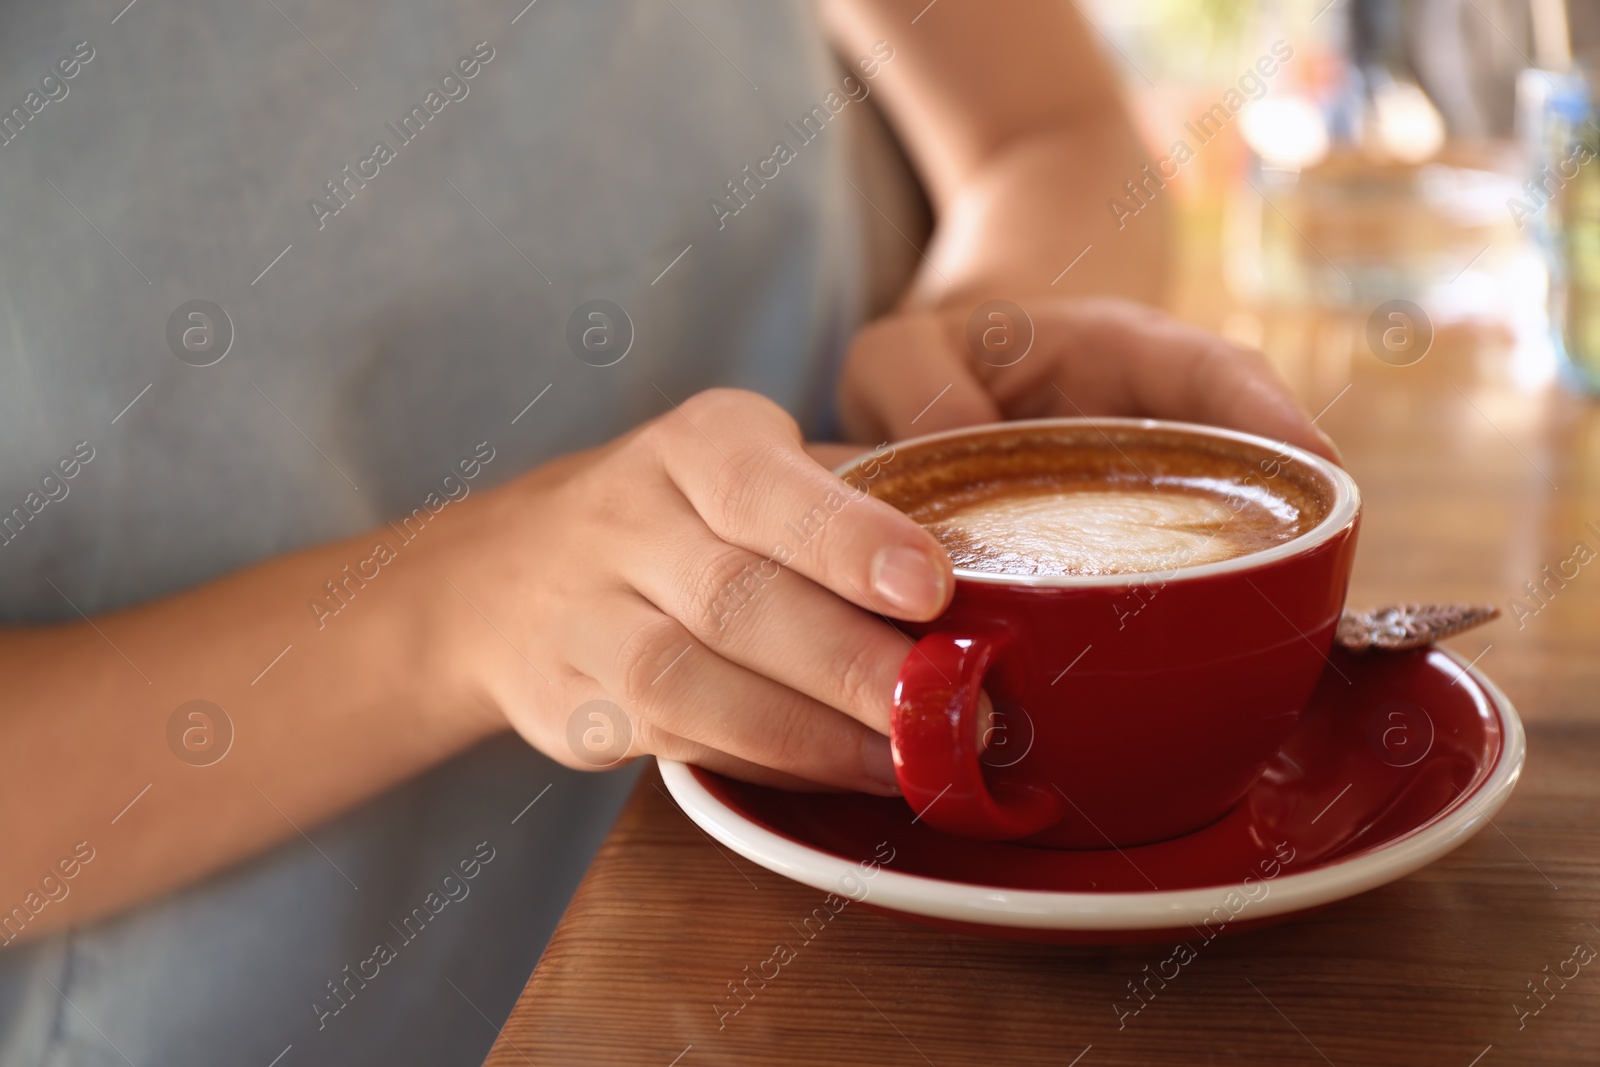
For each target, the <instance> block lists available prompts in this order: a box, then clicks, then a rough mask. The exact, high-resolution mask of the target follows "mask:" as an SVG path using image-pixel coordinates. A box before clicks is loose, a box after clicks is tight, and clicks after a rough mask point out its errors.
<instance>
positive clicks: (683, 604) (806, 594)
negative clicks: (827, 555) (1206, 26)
mask: <svg viewBox="0 0 1600 1067" xmlns="http://www.w3.org/2000/svg"><path fill="white" fill-rule="evenodd" d="M681 507H682V508H683V510H684V512H685V513H686V514H685V515H684V516H683V518H684V519H686V520H688V519H693V517H694V516H693V514H692V513H691V512H689V506H688V504H687V503H683V504H682V505H681ZM662 525H663V527H665V528H668V529H679V528H682V529H685V530H689V531H695V530H696V528H697V527H698V532H690V533H688V534H686V535H684V536H679V537H672V538H671V539H669V540H663V541H658V542H656V543H653V544H651V545H650V547H649V548H648V549H646V550H643V551H641V552H639V553H636V554H633V555H631V556H628V557H626V558H625V559H624V560H623V562H622V576H623V578H624V579H625V580H626V581H628V582H629V583H630V584H631V585H632V586H633V588H634V589H636V590H637V591H638V592H639V593H640V594H642V595H643V596H644V597H645V598H646V599H647V600H649V601H650V602H651V603H652V604H654V605H655V606H656V607H657V608H659V609H660V610H661V611H662V612H663V613H665V614H667V615H670V616H672V617H673V618H675V619H677V620H679V621H680V622H682V623H683V624H684V626H685V628H687V629H688V630H689V632H690V633H692V634H693V635H694V637H695V638H696V639H697V640H699V641H700V642H702V643H703V644H705V645H706V646H707V647H709V648H710V649H712V650H713V651H715V652H716V653H717V654H718V655H720V656H722V657H723V658H724V659H727V660H729V661H730V662H733V663H737V664H739V665H740V666H743V667H747V668H749V669H750V670H752V671H755V672H756V673H758V674H762V675H765V676H766V677H768V678H771V679H773V680H774V681H776V682H778V683H780V684H782V685H785V686H787V687H788V688H790V689H793V690H795V691H796V692H799V693H804V694H805V695H807V696H809V697H811V698H813V699H815V700H817V701H820V702H821V703H823V704H826V705H828V706H829V707H831V708H836V709H838V710H839V711H842V712H844V713H845V714H846V715H849V716H850V717H851V718H853V719H855V720H856V721H857V722H860V723H862V724H863V725H865V726H868V727H871V728H872V729H873V730H876V731H877V732H878V733H881V734H887V733H888V732H889V709H890V704H891V702H892V700H893V696H894V685H895V679H896V677H897V676H898V674H899V670H900V664H901V662H902V661H903V660H904V659H905V658H906V655H907V653H908V652H909V651H910V648H911V646H910V643H909V641H908V639H907V638H906V636H905V635H904V634H902V633H900V632H899V631H898V630H896V629H894V628H893V627H892V626H889V625H888V624H887V623H884V622H882V621H881V620H880V619H878V618H877V617H876V616H873V615H869V614H868V613H867V612H864V611H862V610H861V609H860V608H857V607H855V606H853V605H851V604H849V603H847V602H845V601H844V600H841V599H840V598H838V597H836V596H834V595H833V594H832V593H830V592H828V591H827V590H826V589H824V588H822V587H821V586H820V585H817V584H816V583H815V582H813V581H811V580H810V579H808V578H806V577H804V576H802V575H799V574H795V573H794V572H792V571H789V570H786V569H785V568H782V567H779V566H778V565H777V564H776V563H773V562H771V561H770V560H765V559H763V558H762V557H759V556H757V555H755V554H754V553H752V552H748V551H746V550H744V549H742V548H737V547H735V546H732V545H728V544H726V543H725V542H723V541H721V540H718V539H717V538H716V537H715V536H713V535H712V534H711V532H710V531H709V530H706V529H705V528H704V527H703V526H699V524H697V523H695V524H691V523H690V522H687V521H685V522H682V523H681V524H680V523H675V522H667V523H663V524H662Z"/></svg>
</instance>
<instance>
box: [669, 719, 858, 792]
mask: <svg viewBox="0 0 1600 1067" xmlns="http://www.w3.org/2000/svg"><path fill="white" fill-rule="evenodd" d="M645 751H648V752H650V753H651V754H652V755H656V756H660V757H661V758H662V759H670V760H677V761H678V762H679V763H692V764H694V765H695V766H696V767H701V768H704V769H705V770H708V771H714V772H715V773H717V774H720V775H723V776H725V777H728V778H736V779H738V780H739V781H741V782H749V783H751V784H752V785H764V786H769V787H771V788H773V789H786V790H788V791H789V792H791V793H840V792H847V790H842V789H839V788H838V787H836V786H827V785H822V784H821V783H819V782H812V781H808V780H806V779H804V778H797V777H796V776H794V775H792V774H785V773H783V772H782V771H775V770H773V769H772V768H770V767H763V766H761V765H760V764H759V763H751V762H750V761H749V760H742V759H740V758H739V757H737V756H730V755H728V754H727V753H726V752H718V751H717V750H716V749H714V748H711V747H710V746H709V745H702V744H699V743H698V742H695V741H688V740H685V739H684V738H681V737H679V736H678V735H677V734H671V733H667V732H666V731H665V730H657V731H653V733H652V736H651V737H650V742H649V747H648V748H647V749H646V748H641V752H645Z"/></svg>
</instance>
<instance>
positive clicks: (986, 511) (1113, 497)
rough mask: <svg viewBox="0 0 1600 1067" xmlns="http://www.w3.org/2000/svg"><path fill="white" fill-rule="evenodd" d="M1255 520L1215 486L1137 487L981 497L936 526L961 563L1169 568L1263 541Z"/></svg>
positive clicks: (977, 566)
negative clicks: (1201, 489)
mask: <svg viewBox="0 0 1600 1067" xmlns="http://www.w3.org/2000/svg"><path fill="white" fill-rule="evenodd" d="M1236 525H1237V526H1243V527H1246V529H1234V527H1236ZM1254 525H1256V524H1253V523H1250V522H1249V521H1248V519H1246V520H1245V521H1244V522H1243V523H1240V522H1239V521H1238V519H1237V518H1236V517H1235V513H1234V512H1233V511H1230V509H1228V508H1227V507H1224V506H1223V505H1222V503H1221V501H1220V500H1219V499H1218V498H1217V497H1216V496H1213V495H1211V494H1209V493H1189V492H1160V491H1156V490H1147V489H1132V488H1130V489H1118V490H1115V491H1105V490H1099V489H1083V490H1075V491H1068V492H1052V493H1046V494H1041V495H1030V496H1010V497H1001V498H999V499H989V500H983V501H977V502H974V503H972V504H969V505H968V506H966V507H964V508H962V509H961V510H959V511H957V512H955V513H953V514H948V515H945V516H942V517H941V519H940V520H939V521H938V522H937V523H934V524H932V525H931V526H930V529H931V531H932V532H933V534H934V535H935V536H936V537H938V538H939V540H940V541H941V542H943V543H944V545H945V548H946V549H947V550H948V551H949V552H950V556H951V559H952V560H953V561H954V563H955V565H956V566H957V567H966V568H970V569H973V570H980V571H989V572H996V571H998V572H1001V573H1006V574H1085V575H1089V574H1126V573H1147V572H1156V571H1166V570H1171V569H1173V568H1176V567H1193V566H1198V565H1200V564H1203V563H1212V562H1215V561H1217V560H1224V559H1229V558H1231V557H1234V556H1239V555H1243V554H1245V553H1246V552H1250V551H1253V550H1254V549H1255V548H1257V547H1259V546H1258V544H1257V543H1256V542H1257V540H1258V538H1257V537H1256V536H1253V534H1254V533H1255V532H1256V531H1252V530H1249V529H1248V527H1251V526H1254ZM1241 534H1242V535H1243V536H1242V537H1241V536H1239V535H1241Z"/></svg>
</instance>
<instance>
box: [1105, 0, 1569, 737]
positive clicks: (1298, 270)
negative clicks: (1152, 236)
mask: <svg viewBox="0 0 1600 1067" xmlns="http://www.w3.org/2000/svg"><path fill="white" fill-rule="evenodd" d="M1081 2H1082V4H1083V6H1082V8H1081V9H1082V10H1083V12H1084V14H1085V15H1086V16H1087V17H1088V18H1089V20H1090V21H1091V22H1092V23H1093V24H1094V26H1095V27H1096V29H1097V30H1098V32H1099V33H1100V34H1101V36H1102V37H1103V38H1104V42H1103V43H1104V44H1105V45H1106V46H1107V48H1108V50H1110V51H1111V52H1112V53H1113V55H1114V57H1115V58H1116V60H1117V62H1118V63H1119V64H1120V65H1121V67H1122V71H1123V77H1124V82H1125V84H1126V85H1127V86H1128V88H1129V92H1130V95H1131V96H1132V98H1133V101H1134V104H1135V109H1136V112H1137V117H1138V122H1139V125H1140V127H1141V130H1142V133H1143V135H1144V138H1145V140H1146V142H1147V145H1148V147H1149V150H1150V152H1151V154H1152V156H1153V157H1154V158H1155V159H1156V161H1157V162H1156V167H1155V171H1156V173H1155V175H1154V176H1145V177H1144V182H1143V185H1142V187H1141V186H1137V185H1130V186H1129V187H1128V188H1126V189H1125V190H1124V191H1123V192H1124V194H1125V195H1123V196H1122V197H1120V198H1119V199H1118V201H1117V202H1113V203H1108V205H1107V210H1108V211H1109V212H1110V213H1111V214H1112V215H1113V216H1114V217H1118V218H1121V219H1123V222H1124V225H1126V226H1128V227H1132V226H1137V225H1139V223H1140V219H1139V217H1138V215H1137V210H1138V208H1139V206H1140V199H1141V198H1143V199H1149V198H1150V197H1155V196H1159V197H1163V198H1168V206H1169V208H1170V209H1172V210H1173V212H1174V215H1175V217H1176V218H1177V219H1178V229H1179V233H1180V235H1181V249H1182V252H1181V259H1180V265H1179V269H1178V272H1177V282H1178V289H1177V293H1176V296H1175V304H1176V307H1175V310H1176V311H1177V312H1178V314H1180V315H1181V316H1182V317H1183V318H1185V319H1187V320H1189V321H1192V322H1196V323H1199V324H1202V325H1205V326H1209V327H1211V328H1213V329H1215V330H1218V331H1219V332H1221V333H1223V334H1225V335H1227V336H1229V337H1230V338H1233V339H1235V340H1237V341H1240V342H1243V343H1246V344H1250V345H1255V346H1259V347H1260V348H1262V349H1263V350H1264V351H1265V352H1266V353H1267V354H1268V356H1269V357H1270V358H1271V359H1272V360H1273V362H1274V363H1275V364H1276V365H1277V366H1278V368H1279V370H1280V371H1281V372H1282V373H1283V374H1284V376H1285V377H1286V378H1287V379H1288V380H1289V381H1290V383H1291V385H1292V386H1293V388H1294V390H1295V392H1296V393H1297V395H1298V396H1299V397H1300V398H1301V400H1302V402H1303V403H1305V405H1306V406H1307V407H1308V409H1309V410H1310V411H1312V412H1313V413H1320V414H1319V421H1318V425H1319V426H1321V427H1322V428H1323V429H1325V430H1327V431H1329V432H1330V433H1331V434H1332V435H1333V437H1334V438H1335V439H1336V440H1337V441H1338V442H1339V443H1340V445H1341V446H1342V447H1343V448H1344V450H1345V453H1346V459H1347V464H1348V465H1349V466H1350V468H1351V470H1352V472H1353V473H1354V474H1355V475H1356V478H1357V481H1358V482H1359V483H1360V484H1361V486H1362V489H1363V492H1364V493H1365V494H1366V496H1367V500H1368V507H1367V513H1366V517H1365V520H1364V525H1365V532H1364V534H1363V539H1362V540H1363V549H1362V552H1361V557H1360V559H1359V560H1358V564H1357V573H1356V577H1355V579H1354V583H1353V587H1352V591H1351V602H1352V604H1353V605H1356V606H1361V605H1363V604H1369V603H1373V602H1375V600H1376V599H1377V598H1379V597H1380V596H1387V597H1388V598H1390V599H1392V598H1393V597H1394V595H1395V593H1396V591H1398V590H1404V591H1406V593H1405V595H1408V596H1410V597H1411V598H1412V599H1415V600H1440V601H1451V600H1455V601H1460V600H1464V599H1476V600H1479V601H1481V602H1485V603H1494V604H1497V605H1498V606H1499V607H1500V608H1501V609H1502V611H1503V612H1504V613H1505V614H1506V616H1507V622H1505V623H1502V624H1500V625H1499V626H1497V627H1496V628H1495V630H1494V631H1493V632H1491V633H1490V634H1489V636H1488V638H1487V639H1485V640H1470V641H1467V642H1466V644H1462V645H1460V646H1459V647H1460V649H1461V651H1463V652H1464V653H1465V654H1466V655H1468V656H1474V655H1478V654H1480V651H1481V653H1483V654H1487V653H1488V652H1489V648H1487V647H1484V646H1485V645H1492V646H1493V648H1494V650H1495V651H1494V652H1493V654H1492V655H1491V656H1490V658H1489V659H1487V660H1485V663H1484V665H1485V666H1486V667H1487V668H1488V669H1489V670H1491V671H1494V672H1499V673H1500V675H1501V678H1502V681H1503V682H1504V683H1505V684H1506V685H1507V688H1508V689H1509V690H1510V691H1512V692H1513V693H1517V694H1518V699H1519V700H1521V699H1525V698H1526V699H1529V701H1530V704H1534V705H1536V706H1539V707H1542V708H1546V709H1550V710H1552V711H1554V712H1555V714H1556V715H1557V717H1561V716H1562V715H1563V714H1565V715H1570V716H1572V717H1573V718H1582V717H1584V716H1585V715H1587V714H1589V710H1588V709H1587V708H1586V707H1585V706H1583V705H1584V704H1585V703H1586V701H1585V700H1584V699H1583V698H1581V697H1580V692H1583V691H1588V692H1592V691H1593V687H1594V685H1596V684H1600V667H1595V666H1591V665H1582V666H1578V665H1575V663H1574V660H1573V658H1572V657H1571V656H1570V655H1568V656H1566V657H1565V658H1563V657H1562V655H1561V650H1562V649H1563V648H1564V647H1566V646H1569V645H1571V643H1572V642H1573V641H1574V640H1581V638H1580V637H1579V636H1578V635H1580V634H1581V633H1582V632H1583V631H1584V628H1585V626H1586V624H1587V620H1584V619H1581V618H1579V617H1577V615H1579V614H1581V613H1582V612H1584V611H1587V610H1592V607H1591V605H1590V604H1588V603H1586V601H1588V598H1587V597H1575V596H1572V595H1565V596H1563V595H1557V594H1559V592H1560V589H1561V588H1562V587H1563V586H1564V584H1565V583H1564V582H1561V581H1557V582H1552V581H1551V580H1549V578H1548V571H1547V568H1548V567H1550V566H1558V565H1560V564H1562V561H1567V563H1568V565H1569V569H1570V564H1571V561H1572V559H1573V555H1574V549H1575V546H1576V544H1577V543H1578V542H1584V543H1586V544H1588V545H1590V546H1595V545H1597V544H1600V536H1597V535H1600V523H1597V522H1596V520H1600V406H1597V404H1596V398H1597V390H1600V160H1597V159H1596V153H1597V152H1600V123H1597V121H1596V108H1595V100H1596V94H1595V85H1596V81H1595V79H1594V78H1593V77H1592V76H1591V75H1590V73H1589V72H1590V71H1593V70H1594V69H1595V68H1596V67H1597V66H1600V4H1596V3H1593V2H1592V0H1583V2H1569V0H1335V2H1332V3H1330V2H1329V0H1199V2H1196V0H1081ZM1156 179H1161V180H1156ZM1558 487H1559V488H1558ZM1568 578H1569V579H1570V578H1571V576H1570V575H1569V576H1568ZM1577 580H1578V581H1580V582H1581V581H1582V580H1583V579H1581V578H1579V579H1577ZM1567 651H1568V652H1569V653H1570V651H1571V649H1570V648H1568V649H1567ZM1590 658H1591V657H1588V656H1583V657H1581V659H1580V660H1579V662H1580V663H1585V664H1586V661H1588V660H1589V659H1590ZM1574 671H1576V672H1577V675H1581V677H1577V676H1574ZM1535 693H1537V697H1535Z"/></svg>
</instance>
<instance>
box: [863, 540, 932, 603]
mask: <svg viewBox="0 0 1600 1067" xmlns="http://www.w3.org/2000/svg"><path fill="white" fill-rule="evenodd" d="M872 590H873V592H875V593H876V594H877V595H878V596H880V597H882V598H883V599H884V600H887V601H888V602H889V603H890V605H892V606H893V607H895V608H898V609H899V610H900V611H901V612H902V613H904V614H905V615H906V616H907V617H909V618H927V617H928V616H930V615H932V614H933V613H934V612H936V611H938V610H939V608H940V606H941V605H943V604H944V571H943V569H941V568H940V567H937V566H935V565H934V562H933V560H931V559H929V558H928V556H927V555H926V554H925V553H923V552H918V551H917V550H916V549H914V548H905V547H903V546H901V547H894V548H883V549H879V550H878V554H877V555H876V556H874V557H873V558H872Z"/></svg>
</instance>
